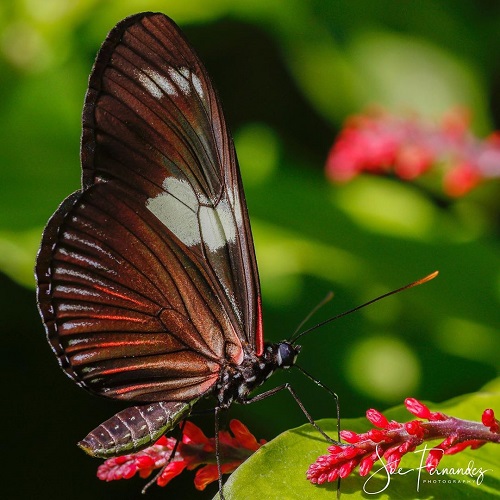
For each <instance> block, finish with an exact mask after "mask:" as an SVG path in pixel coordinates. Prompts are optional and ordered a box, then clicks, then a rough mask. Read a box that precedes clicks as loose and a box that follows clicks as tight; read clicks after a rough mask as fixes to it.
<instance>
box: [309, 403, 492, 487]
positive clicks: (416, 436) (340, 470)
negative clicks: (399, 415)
mask: <svg viewBox="0 0 500 500" xmlns="http://www.w3.org/2000/svg"><path fill="white" fill-rule="evenodd" d="M405 405H406V408H407V410H408V411H409V412H410V413H412V414H413V415H416V416H418V417H420V418H423V419H426V420H427V422H424V421H422V420H412V421H411V422H406V423H399V422H396V421H394V420H392V421H388V420H387V419H386V418H385V417H384V415H382V414H381V413H380V412H378V411H377V410H373V409H371V410H368V411H367V412H366V416H367V419H368V420H369V421H370V422H371V423H372V424H373V425H376V426H377V427H379V429H371V430H369V431H368V432H365V433H363V434H358V433H356V432H353V431H341V433H340V436H341V437H342V439H343V440H344V441H346V442H347V443H349V444H348V445H333V446H330V447H329V448H328V455H322V456H320V457H318V459H317V460H316V461H315V462H314V463H313V464H312V465H311V466H310V467H309V469H308V471H307V479H309V481H311V483H314V484H322V483H324V482H325V481H328V482H330V481H335V480H336V479H337V478H338V477H341V478H344V477H346V476H348V475H349V474H350V473H351V472H352V471H353V470H354V468H355V467H356V466H357V465H359V474H360V475H361V476H366V475H367V474H368V473H369V472H370V470H371V469H372V467H373V465H374V463H375V462H376V461H377V460H378V459H379V458H380V457H383V458H384V459H385V460H386V462H387V469H388V470H389V471H390V472H394V471H395V470H396V469H397V468H398V467H399V463H400V461H401V459H402V457H403V456H404V455H405V454H406V453H409V452H412V451H414V450H415V448H416V447H417V446H418V445H420V444H421V443H423V442H424V441H428V440H431V439H438V438H444V440H443V441H442V442H441V443H440V444H439V445H437V446H435V447H434V448H432V449H431V450H430V451H429V455H428V457H427V460H426V463H425V465H426V469H427V470H428V471H432V470H434V469H435V468H436V467H437V466H438V464H439V462H440V460H441V458H442V457H443V455H452V454H454V453H458V452H460V451H462V450H464V449H465V448H467V447H470V448H471V449H476V448H479V447H480V446H483V445H484V444H486V443H487V442H491V443H500V430H499V427H500V426H499V422H498V420H496V418H495V414H494V413H493V410H491V409H488V410H485V411H484V412H483V415H482V422H481V423H479V422H472V421H470V420H462V419H459V418H455V417H450V416H448V415H444V414H443V413H440V412H431V411H430V410H429V408H428V407H427V406H426V405H424V404H423V403H421V402H420V401H418V400H416V399H413V398H408V399H406V401H405Z"/></svg>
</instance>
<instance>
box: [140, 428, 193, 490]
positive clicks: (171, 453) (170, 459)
mask: <svg viewBox="0 0 500 500" xmlns="http://www.w3.org/2000/svg"><path fill="white" fill-rule="evenodd" d="M186 422H187V420H183V421H182V422H181V423H180V425H179V428H180V435H179V437H178V438H177V439H176V441H175V444H174V447H173V448H172V451H171V452H170V456H169V457H168V460H167V463H166V464H165V465H164V466H163V467H162V468H161V469H160V472H158V473H157V474H155V476H154V477H153V479H151V480H149V481H148V482H147V483H146V486H144V488H142V490H141V493H142V494H143V495H145V494H146V493H147V491H148V489H149V488H150V486H152V485H153V484H154V483H156V481H157V479H158V478H159V477H160V476H161V475H162V474H163V471H164V470H165V468H166V467H167V466H168V464H169V463H170V462H171V461H172V459H173V458H174V457H175V453H176V451H177V448H178V447H179V443H181V442H182V437H183V436H184V427H185V426H186Z"/></svg>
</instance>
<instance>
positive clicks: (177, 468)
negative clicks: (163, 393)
mask: <svg viewBox="0 0 500 500" xmlns="http://www.w3.org/2000/svg"><path fill="white" fill-rule="evenodd" d="M230 428H231V430H232V432H233V434H234V437H233V436H232V435H231V434H230V433H229V432H226V431H220V432H219V444H220V451H221V457H220V458H221V471H222V473H223V474H228V473H230V472H232V471H234V470H235V469H236V468H237V467H238V466H239V465H240V464H241V463H242V462H244V461H245V460H246V459H247V458H248V457H249V456H250V455H252V453H253V452H254V451H256V450H257V449H258V448H260V446H261V445H262V444H264V443H265V441H264V440H261V441H260V442H258V441H257V440H256V439H255V437H254V436H253V435H252V434H251V433H250V431H249V430H248V428H247V427H246V426H245V425H243V424H242V423H241V422H239V421H238V420H232V421H231V423H230ZM175 444H176V439H174V438H166V437H165V436H162V437H161V438H160V439H159V440H158V441H157V442H156V443H155V444H154V445H153V446H150V447H148V448H146V449H144V450H142V451H140V452H137V453H132V454H129V455H123V456H120V457H114V458H110V459H108V460H106V461H105V462H104V463H103V464H101V465H100V466H99V468H98V470H97V476H98V477H99V479H102V480H104V481H114V480H117V479H129V478H131V477H132V476H134V475H135V474H138V475H139V476H140V477H142V478H146V477H148V476H150V475H151V473H152V471H153V470H155V469H162V471H161V473H160V475H159V476H158V478H157V479H156V483H157V484H158V486H165V485H166V484H168V483H169V482H170V481H171V480H172V479H173V478H174V477H176V476H178V475H179V474H181V473H182V471H184V470H185V469H188V470H192V469H196V468H197V467H198V466H200V465H205V466H204V467H202V468H201V469H199V470H198V472H197V474H196V476H195V486H196V488H197V489H199V490H202V489H204V488H205V487H206V486H207V484H209V483H211V482H213V481H216V480H217V479H218V477H219V474H218V471H217V466H216V465H214V464H215V463H216V457H215V439H214V438H207V436H205V434H204V433H203V432H202V430H201V429H200V428H199V427H197V426H196V425H194V424H193V423H192V422H186V423H185V425H184V432H183V436H182V441H181V442H180V443H179V444H178V447H177V450H176V452H175V455H174V456H173V457H172V458H171V457H170V455H171V454H172V450H173V449H174V447H175ZM342 449H343V448H342Z"/></svg>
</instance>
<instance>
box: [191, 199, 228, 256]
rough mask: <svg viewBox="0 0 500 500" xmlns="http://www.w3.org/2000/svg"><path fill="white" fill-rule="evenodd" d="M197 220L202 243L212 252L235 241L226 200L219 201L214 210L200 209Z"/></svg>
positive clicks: (208, 208) (210, 208)
mask: <svg viewBox="0 0 500 500" xmlns="http://www.w3.org/2000/svg"><path fill="white" fill-rule="evenodd" d="M199 218H200V227H201V233H202V235H203V242H204V243H205V244H206V245H207V247H208V248H209V249H210V250H211V251H212V252H215V251H216V250H218V249H219V248H222V247H224V246H225V245H226V244H227V243H228V242H232V243H234V242H235V241H236V227H235V225H234V219H233V215H232V213H231V207H230V206H229V204H228V202H227V201H226V200H221V201H220V202H219V204H218V205H217V206H216V207H215V208H212V207H200V215H199Z"/></svg>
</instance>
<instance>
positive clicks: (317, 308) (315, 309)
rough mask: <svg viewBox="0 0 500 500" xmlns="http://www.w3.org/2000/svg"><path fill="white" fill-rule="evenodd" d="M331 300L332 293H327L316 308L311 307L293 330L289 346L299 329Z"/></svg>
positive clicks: (293, 341)
mask: <svg viewBox="0 0 500 500" xmlns="http://www.w3.org/2000/svg"><path fill="white" fill-rule="evenodd" d="M332 299H333V292H328V293H327V294H326V297H325V298H324V299H323V300H322V301H321V302H320V303H319V304H317V305H316V306H314V307H313V309H312V311H311V312H310V313H309V314H308V315H307V316H306V317H305V318H304V319H303V320H302V321H301V322H300V323H299V326H297V328H296V329H295V331H294V332H293V334H292V336H291V337H290V339H289V340H288V342H290V343H291V344H294V343H295V336H296V335H297V334H298V333H299V331H300V329H301V328H302V327H303V326H304V325H305V324H306V323H307V322H308V321H309V320H310V319H311V318H312V316H314V315H315V314H316V313H317V312H318V311H319V310H320V309H321V308H322V307H323V306H324V305H325V304H327V303H328V302H330V300H332Z"/></svg>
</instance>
